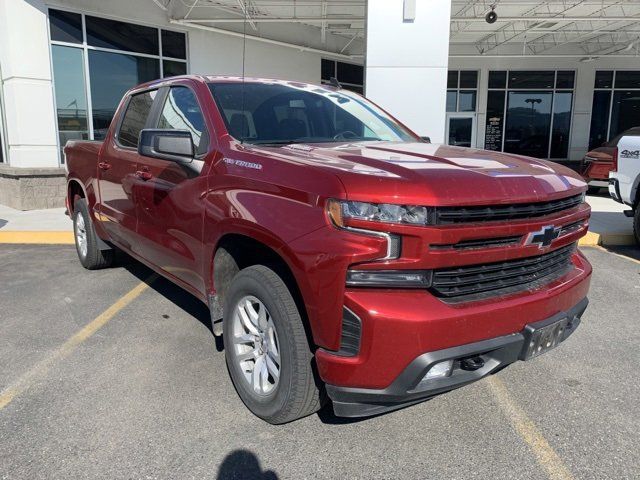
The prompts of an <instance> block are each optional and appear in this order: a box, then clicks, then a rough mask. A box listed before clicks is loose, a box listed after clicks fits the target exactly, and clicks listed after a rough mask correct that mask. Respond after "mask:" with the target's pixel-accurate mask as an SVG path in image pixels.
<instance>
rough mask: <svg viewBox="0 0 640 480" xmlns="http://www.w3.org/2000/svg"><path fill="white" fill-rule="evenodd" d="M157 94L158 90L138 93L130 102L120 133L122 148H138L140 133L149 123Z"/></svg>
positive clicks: (119, 138)
mask: <svg viewBox="0 0 640 480" xmlns="http://www.w3.org/2000/svg"><path fill="white" fill-rule="evenodd" d="M157 93H158V92H157V90H151V91H149V92H144V93H138V94H137V95H133V96H132V97H131V100H129V105H127V111H126V112H125V113H124V118H123V119H122V124H121V125H120V132H119V133H118V140H119V141H120V144H121V145H122V146H124V147H132V148H138V139H139V137H140V131H141V130H142V129H143V128H144V126H145V125H146V123H147V118H148V117H149V112H150V111H151V105H153V99H154V98H156V94H157Z"/></svg>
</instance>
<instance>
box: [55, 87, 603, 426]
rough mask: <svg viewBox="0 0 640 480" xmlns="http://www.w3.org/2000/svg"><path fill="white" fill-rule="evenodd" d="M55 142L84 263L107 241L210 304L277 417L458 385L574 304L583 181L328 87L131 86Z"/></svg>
mask: <svg viewBox="0 0 640 480" xmlns="http://www.w3.org/2000/svg"><path fill="white" fill-rule="evenodd" d="M65 154H66V165H67V169H68V191H69V194H68V200H67V202H68V208H69V212H70V215H71V216H72V218H73V220H74V229H75V236H76V245H77V250H78V255H79V258H80V261H81V262H82V264H83V265H84V266H85V267H86V268H88V269H95V268H102V267H106V266H108V265H109V264H111V262H112V261H113V252H114V250H116V249H121V250H124V251H125V252H127V253H128V254H130V255H131V256H133V257H134V258H136V259H138V260H140V261H141V262H143V263H144V264H146V265H148V266H149V267H151V268H152V269H154V270H155V271H157V272H159V273H160V274H162V275H163V276H165V277H166V278H168V279H170V280H171V281H173V282H175V283H176V284H177V285H179V286H181V287H182V288H184V289H185V290H187V291H188V292H190V293H192V294H193V295H195V296H196V297H198V298H199V299H200V300H202V301H203V302H206V303H207V304H208V305H209V308H210V310H211V317H212V322H213V330H214V333H215V334H216V335H220V334H223V340H224V346H225V355H226V359H227V365H228V367H229V372H230V375H231V379H232V381H233V383H234V385H235V387H236V390H237V392H238V394H239V395H240V397H241V398H242V400H243V401H244V403H245V404H246V405H247V407H248V408H249V409H250V410H251V411H252V412H253V413H254V414H256V415H257V416H259V417H261V418H263V419H265V420H266V421H268V422H271V423H284V422H288V421H291V420H295V419H297V418H300V417H302V416H305V415H309V414H311V413H312V412H315V411H316V410H318V409H319V408H320V407H321V405H322V399H323V398H324V397H325V392H326V393H327V394H328V397H329V398H330V399H331V400H332V403H333V409H334V412H335V413H336V414H337V415H339V416H366V415H373V414H378V413H381V412H385V411H389V410H393V409H396V408H400V407H403V406H406V405H410V404H413V403H416V402H419V401H422V400H424V399H426V398H428V397H431V396H433V395H435V394H438V393H441V392H445V391H447V390H451V389H453V388H456V387H460V386H462V385H465V384H468V383H470V382H473V381H475V380H478V379H480V378H482V377H485V376H486V375H489V374H491V373H494V372H496V371H498V370H500V369H502V368H503V367H505V366H507V365H509V364H510V363H512V362H515V361H516V360H527V359H530V358H533V357H535V356H537V355H540V354H542V353H544V352H546V351H547V350H549V349H551V348H553V347H555V346H556V345H557V344H559V343H560V342H561V341H563V340H564V339H565V338H567V337H568V336H569V335H570V334H571V333H572V332H574V331H575V329H576V328H577V326H578V324H579V323H580V317H581V315H582V313H583V312H584V310H585V308H586V305H587V299H586V297H587V291H588V289H589V282H590V275H591V266H590V265H589V263H588V262H587V260H586V259H585V257H584V256H583V255H582V254H581V253H580V252H579V251H578V249H577V241H578V239H579V238H580V237H582V236H583V235H584V234H585V233H586V231H587V227H588V221H589V215H590V208H589V206H588V205H587V204H586V203H585V202H584V193H585V190H586V184H585V183H584V182H583V180H582V178H580V177H579V176H578V175H577V174H576V173H574V172H572V171H571V170H569V169H567V168H565V167H562V166H559V165H556V164H553V163H551V162H547V161H544V160H537V159H532V158H525V157H520V156H515V155H508V154H503V153H498V152H488V151H482V150H476V149H468V148H459V147H451V146H445V145H435V144H431V143H427V142H425V141H424V140H422V139H421V138H420V137H418V136H417V135H416V134H414V133H413V132H411V131H410V130H409V129H408V128H406V127H405V126H403V125H402V124H401V123H399V122H398V121H397V120H395V119H394V118H392V117H391V116H390V115H388V114H387V113H385V112H384V111H383V110H381V109H380V108H378V107H377V106H376V105H374V104H372V103H371V102H369V101H367V100H366V99H364V98H363V97H361V96H359V95H357V94H354V93H351V92H348V91H345V90H342V89H339V88H333V87H328V86H316V85H307V84H302V83H298V82H287V81H276V80H253V79H245V80H244V81H243V80H242V79H239V78H229V77H199V76H190V77H178V78H173V79H169V80H162V81H157V82H152V83H147V84H145V85H142V86H139V87H137V88H135V89H133V90H131V91H130V92H128V93H127V94H126V95H125V97H124V99H123V100H122V103H121V104H120V106H119V107H118V110H117V112H116V115H115V119H114V120H113V122H112V125H111V127H110V129H109V131H108V133H107V136H106V139H105V141H104V142H86V141H84V142H83V141H74V142H69V143H68V144H67V146H66V147H65ZM533 383H535V385H536V387H535V388H539V387H540V384H541V383H544V379H535V381H534V382H533Z"/></svg>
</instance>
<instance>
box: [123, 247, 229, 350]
mask: <svg viewBox="0 0 640 480" xmlns="http://www.w3.org/2000/svg"><path fill="white" fill-rule="evenodd" d="M117 265H118V266H120V267H122V268H124V269H126V270H127V271H128V272H129V273H131V274H132V275H133V276H135V277H136V278H138V279H139V280H140V281H142V282H146V281H147V279H148V278H149V276H150V275H152V274H153V271H152V270H151V269H150V268H148V267H146V266H145V265H143V264H142V263H140V262H138V261H137V260H135V259H133V258H131V257H130V256H128V255H126V254H124V253H122V252H118V257H117ZM147 283H148V282H147ZM148 284H149V287H150V288H151V289H153V290H154V291H156V292H157V293H158V294H160V295H162V296H163V297H164V298H166V299H167V300H169V301H171V302H173V304H174V305H176V306H177V307H178V308H180V309H181V310H183V311H184V312H185V313H186V314H188V315H191V316H192V317H193V318H195V319H196V320H198V321H199V322H200V323H202V324H203V325H204V326H205V327H206V328H207V330H209V332H211V336H212V337H213V338H214V340H215V344H216V350H217V351H218V352H222V351H223V350H224V346H223V343H222V337H216V336H214V335H213V326H212V325H211V315H210V314H209V308H208V307H207V306H206V305H205V304H204V303H202V302H201V301H200V300H199V299H198V298H196V297H195V296H193V295H192V294H190V293H189V292H187V291H186V290H184V289H182V288H181V287H179V286H177V285H175V284H173V283H171V282H170V281H169V280H167V279H166V278H164V277H162V276H160V275H158V276H157V278H156V279H155V280H154V281H152V282H151V283H148Z"/></svg>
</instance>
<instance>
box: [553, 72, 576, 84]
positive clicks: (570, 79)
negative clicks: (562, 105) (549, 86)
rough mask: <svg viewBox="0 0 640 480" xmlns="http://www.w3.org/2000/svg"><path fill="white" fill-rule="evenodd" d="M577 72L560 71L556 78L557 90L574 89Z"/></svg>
mask: <svg viewBox="0 0 640 480" xmlns="http://www.w3.org/2000/svg"><path fill="white" fill-rule="evenodd" d="M575 78H576V72H573V71H558V73H557V77H556V88H573V85H574V83H575Z"/></svg>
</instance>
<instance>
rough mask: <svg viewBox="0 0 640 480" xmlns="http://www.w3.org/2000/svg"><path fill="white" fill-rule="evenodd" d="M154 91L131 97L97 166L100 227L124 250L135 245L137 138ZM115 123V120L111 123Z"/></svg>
mask: <svg viewBox="0 0 640 480" xmlns="http://www.w3.org/2000/svg"><path fill="white" fill-rule="evenodd" d="M156 94H157V90H152V91H148V92H143V93H139V94H136V95H133V96H132V97H131V98H130V100H129V102H128V104H127V106H126V107H125V108H126V109H125V112H124V116H123V117H122V121H121V122H120V124H119V126H118V127H119V128H116V129H114V135H112V136H110V137H108V138H107V140H105V145H104V147H103V149H102V152H101V154H100V159H99V163H98V184H99V189H100V204H99V206H98V212H99V214H100V215H99V216H98V218H99V219H100V220H101V221H102V225H103V226H104V228H105V229H106V230H107V231H108V232H109V236H110V237H111V238H112V239H113V240H115V241H116V242H118V243H120V244H122V245H123V246H124V247H126V248H129V249H130V248H131V246H132V245H133V244H135V238H136V224H137V219H136V199H135V191H134V185H135V183H136V180H137V178H138V177H137V176H136V171H137V161H138V151H137V148H138V137H139V135H140V131H141V130H142V129H143V128H144V127H145V124H146V122H147V119H148V117H149V113H150V112H151V106H152V104H153V99H154V98H155V96H156ZM114 121H116V120H114Z"/></svg>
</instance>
